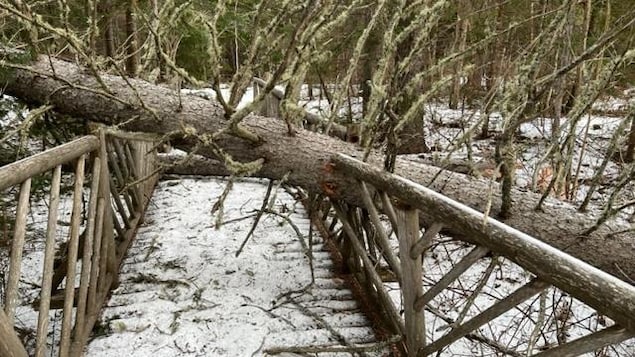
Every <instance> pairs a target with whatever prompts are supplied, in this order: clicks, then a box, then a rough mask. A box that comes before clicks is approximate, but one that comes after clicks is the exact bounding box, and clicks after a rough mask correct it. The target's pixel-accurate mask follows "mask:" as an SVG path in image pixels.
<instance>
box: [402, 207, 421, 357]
mask: <svg viewBox="0 0 635 357" xmlns="http://www.w3.org/2000/svg"><path fill="white" fill-rule="evenodd" d="M395 211H396V212H395V215H396V217H395V218H396V222H397V227H395V229H396V230H397V237H398V238H399V256H400V257H401V259H400V261H401V273H402V274H403V280H402V282H401V292H402V294H403V306H404V316H405V323H406V346H407V348H408V355H409V356H416V355H417V351H419V349H420V348H422V347H423V346H424V345H425V323H424V312H423V310H419V311H417V309H415V301H416V300H417V298H418V297H419V296H420V295H422V294H423V288H422V281H421V280H422V278H423V276H422V275H423V268H422V262H421V256H420V255H419V256H417V257H416V258H415V259H412V258H411V257H410V250H411V248H412V246H413V245H414V244H415V243H416V242H417V239H418V238H419V214H418V212H417V210H416V209H412V208H411V207H407V206H406V207H398V208H397V209H396V210H395Z"/></svg>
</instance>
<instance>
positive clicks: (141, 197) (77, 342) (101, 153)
mask: <svg viewBox="0 0 635 357" xmlns="http://www.w3.org/2000/svg"><path fill="white" fill-rule="evenodd" d="M122 135H123V134H117V133H108V134H106V133H104V132H103V131H100V133H99V136H86V137H82V138H80V139H77V140H75V141H72V142H70V143H67V144H64V145H61V146H59V147H56V148H53V149H50V150H47V151H45V152H42V153H40V154H36V155H34V156H31V157H28V158H25V159H23V160H20V161H17V162H15V163H12V164H9V165H6V166H4V167H1V168H0V190H1V191H2V192H6V191H7V189H10V188H12V187H14V186H16V185H19V186H20V189H19V192H20V193H19V199H18V204H17V209H16V214H15V224H14V229H13V240H12V245H11V254H10V263H9V277H8V280H7V286H6V289H5V297H4V301H1V300H0V303H1V305H2V309H0V356H27V355H29V354H31V355H35V356H49V355H51V353H50V352H51V351H52V352H55V353H56V354H55V355H57V356H63V357H65V356H79V355H81V354H82V351H83V349H84V346H85V344H86V341H87V339H88V337H89V334H90V332H91V330H92V329H93V326H94V325H95V322H96V321H97V318H98V315H99V311H100V310H101V308H102V306H103V305H104V303H105V301H106V299H107V295H108V292H109V291H110V290H111V288H113V287H114V286H115V285H116V282H117V275H118V271H119V266H120V265H121V262H122V260H123V258H124V255H125V252H126V250H127V248H128V246H129V245H130V243H131V241H132V239H133V237H134V234H135V232H136V229H137V227H138V225H139V223H140V222H141V220H142V219H143V214H144V211H145V207H146V205H147V203H148V201H149V198H150V195H151V194H152V190H153V189H154V185H155V183H156V180H157V176H158V175H157V173H156V153H155V151H154V143H153V142H152V141H149V140H141V139H140V138H137V137H135V136H131V135H128V136H125V137H124V136H122ZM69 163H70V164H72V165H73V166H74V173H73V174H72V179H73V181H74V183H73V186H74V189H73V194H72V197H71V200H72V214H71V222H70V234H69V235H68V236H58V229H57V228H58V216H59V211H60V208H59V205H60V200H62V197H61V195H60V187H61V186H62V177H63V175H62V165H65V164H69ZM51 170H52V179H51V182H50V191H49V192H50V193H49V201H48V223H47V227H46V240H45V243H44V261H43V263H42V277H41V285H40V287H41V288H40V293H39V299H37V300H36V301H35V302H33V306H34V308H35V309H36V310H38V322H37V326H33V327H28V326H27V327H26V328H33V330H35V331H36V332H35V339H36V341H35V349H34V351H31V350H29V351H28V352H27V348H26V347H25V345H24V344H23V341H21V340H20V338H19V336H18V334H17V333H16V330H15V327H14V321H15V314H16V307H17V306H18V304H20V303H21V297H20V281H21V273H22V272H21V266H22V264H21V263H22V256H23V251H24V246H25V241H26V239H27V214H28V211H29V201H30V196H31V182H32V178H34V177H36V176H38V175H42V174H46V173H48V172H50V171H51ZM86 170H90V175H89V176H87V175H86ZM65 176H66V175H64V182H66V181H67V180H66V177H65ZM69 180H70V178H69ZM85 181H89V186H90V187H89V190H88V197H89V198H88V202H87V205H86V207H85V208H84V205H83V204H82V202H83V199H84V191H85V189H84V186H85ZM86 184H87V185H88V182H86ZM82 218H84V221H85V223H82V220H83V219H82ZM82 229H83V231H82ZM56 249H57V252H56ZM60 286H63V287H60ZM54 309H61V310H62V323H61V332H59V334H60V338H59V345H57V346H51V345H49V344H47V339H48V336H49V333H51V332H52V327H51V316H50V314H49V312H50V311H51V310H54ZM21 328H22V329H24V328H25V326H21ZM53 334H55V332H53Z"/></svg>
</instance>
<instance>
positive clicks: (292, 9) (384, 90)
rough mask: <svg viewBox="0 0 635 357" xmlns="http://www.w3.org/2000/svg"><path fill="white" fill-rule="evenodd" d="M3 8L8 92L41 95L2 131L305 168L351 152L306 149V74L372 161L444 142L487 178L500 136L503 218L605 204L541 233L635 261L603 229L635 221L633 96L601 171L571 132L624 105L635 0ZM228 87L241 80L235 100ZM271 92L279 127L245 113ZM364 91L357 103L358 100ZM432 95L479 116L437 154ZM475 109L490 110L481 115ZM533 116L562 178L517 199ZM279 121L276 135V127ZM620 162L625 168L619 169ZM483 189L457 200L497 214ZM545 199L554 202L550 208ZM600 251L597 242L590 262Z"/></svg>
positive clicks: (231, 165)
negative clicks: (148, 134)
mask: <svg viewBox="0 0 635 357" xmlns="http://www.w3.org/2000/svg"><path fill="white" fill-rule="evenodd" d="M0 10H1V14H2V16H3V22H2V28H1V29H0V31H1V34H2V47H3V51H2V52H3V59H2V62H1V63H0V64H1V65H2V73H0V74H1V81H2V82H3V83H5V87H6V89H7V92H8V93H9V94H12V95H15V96H16V97H18V98H20V99H22V100H26V101H27V102H29V104H30V105H32V106H33V105H35V106H33V110H31V111H29V112H28V114H24V118H23V119H24V120H23V121H22V122H21V124H18V125H17V127H16V128H15V130H13V129H12V128H3V130H4V131H5V132H6V133H7V134H10V133H22V132H25V131H27V130H31V131H35V132H37V133H39V134H40V135H41V137H42V142H43V143H44V145H47V144H48V145H54V144H57V143H59V142H62V141H64V140H65V139H66V138H68V137H70V136H72V135H74V133H76V132H77V131H81V130H84V129H83V128H84V126H83V125H82V124H83V121H84V120H87V119H88V120H93V121H99V122H105V123H107V124H119V123H121V122H125V123H126V125H127V128H131V129H135V130H142V131H154V132H158V133H159V134H161V135H162V136H163V139H164V140H170V141H172V142H173V143H174V144H175V145H179V144H183V143H186V146H185V147H186V148H187V149H188V150H191V151H192V152H198V153H201V154H204V155H205V156H208V157H213V158H215V159H216V160H219V161H220V162H223V163H224V164H225V166H226V167H227V168H228V169H229V171H230V172H231V173H233V174H237V175H243V174H254V173H256V174H259V175H263V176H273V177H275V178H281V177H283V176H284V172H283V169H284V168H285V167H286V166H285V164H283V162H286V164H288V163H296V164H297V165H298V166H295V167H293V166H291V167H290V168H294V169H295V171H296V172H297V171H301V170H302V169H304V168H305V167H306V166H305V165H308V164H305V163H304V162H305V160H306V158H307V157H308V156H309V154H310V155H314V154H315V153H316V152H322V153H323V155H324V157H327V156H328V154H330V153H332V152H334V151H338V149H339V148H340V146H339V145H344V144H336V143H335V141H331V139H328V140H327V139H323V138H322V137H319V136H316V138H319V139H315V140H314V141H311V142H309V143H310V144H311V145H315V147H314V149H313V150H314V151H311V152H309V151H306V152H304V154H303V151H302V150H298V147H294V146H293V145H298V139H297V137H298V136H299V137H300V138H302V137H304V136H303V135H308V134H304V133H303V129H302V127H303V126H305V124H306V123H305V122H304V118H305V115H304V111H303V108H302V107H301V106H300V105H299V101H300V99H302V98H304V96H305V95H311V94H312V93H308V94H307V93H302V85H304V84H307V83H308V84H309V85H310V86H309V88H311V89H313V88H315V89H316V91H318V92H319V95H320V96H323V97H324V98H325V99H327V100H328V103H329V104H328V110H326V111H325V112H324V119H323V120H324V121H325V122H326V123H325V125H323V126H321V128H322V129H320V130H319V131H320V132H325V131H326V132H328V131H330V128H331V127H332V126H333V125H335V124H338V125H344V126H348V127H350V128H355V129H354V131H355V132H356V134H358V135H355V136H356V137H357V136H358V137H359V139H358V143H357V147H358V149H355V150H360V154H359V155H360V157H366V158H371V159H372V160H374V161H375V162H381V163H380V164H381V165H383V166H384V167H385V169H386V170H389V171H393V170H395V169H396V167H397V168H398V167H399V166H400V165H399V164H398V161H399V160H397V159H396V158H397V155H398V154H401V153H424V154H425V153H429V152H431V151H434V152H437V153H438V152H440V154H439V155H436V157H437V159H436V160H435V161H434V164H435V165H437V166H441V167H446V168H453V167H454V166H455V165H453V162H450V161H449V160H444V159H443V157H446V155H447V157H449V154H451V153H452V152H456V151H460V150H465V152H466V153H467V155H466V156H467V160H464V161H463V162H461V165H460V166H463V167H467V168H468V169H467V170H464V172H470V173H472V174H474V175H476V176H487V175H484V173H485V172H484V171H485V170H484V169H482V168H480V167H479V166H478V165H476V162H475V161H474V157H473V152H472V147H471V144H472V143H473V142H475V141H476V140H484V139H488V140H490V141H488V143H491V146H492V147H491V148H490V149H491V150H489V153H490V154H489V156H488V157H486V159H489V160H491V162H492V165H491V166H492V167H493V171H495V172H497V173H496V174H494V175H493V176H498V175H500V179H499V180H500V186H498V185H494V186H493V187H496V189H497V191H499V192H500V200H498V199H497V198H495V199H493V201H492V202H494V204H495V205H496V207H494V210H493V212H494V213H496V215H497V216H498V217H501V218H503V219H507V220H508V222H509V223H510V224H512V225H513V222H514V221H513V220H514V219H518V220H520V219H521V218H522V217H523V216H524V215H528V216H529V217H541V218H539V219H538V220H537V221H536V220H534V223H535V224H537V225H540V226H548V225H549V224H548V222H549V218H550V215H552V213H549V211H548V208H545V207H544V204H543V200H542V199H539V198H540V196H541V195H542V198H543V199H544V198H546V197H547V196H548V195H552V196H555V197H558V198H560V199H564V200H567V201H569V202H570V203H572V204H573V205H574V206H575V208H576V209H578V210H580V211H586V210H588V209H589V208H594V209H600V213H599V214H597V215H588V216H583V215H582V217H587V218H579V220H576V222H580V223H579V225H578V223H576V224H575V225H574V224H572V225H570V226H569V227H565V229H564V231H563V232H561V233H560V234H559V235H555V236H554V235H553V232H552V233H545V234H540V232H539V229H537V227H536V228H534V229H533V230H532V229H529V230H527V232H528V233H530V234H535V235H537V236H539V237H540V238H541V239H546V240H548V241H550V242H551V243H553V242H557V241H561V242H569V243H570V242H572V241H576V240H577V239H578V238H579V237H591V239H589V240H588V241H589V242H594V243H592V247H594V248H592V249H593V250H589V247H590V246H586V247H585V246H584V245H582V246H581V247H580V252H583V251H588V252H593V251H595V249H596V248H597V247H601V246H603V245H605V243H604V240H605V239H606V238H607V234H610V235H611V237H613V236H614V235H616V236H617V237H621V238H620V239H621V240H620V239H617V240H612V241H611V242H618V243H615V244H617V245H616V246H612V247H613V248H612V250H609V251H608V252H606V255H604V256H602V257H595V258H593V259H594V262H595V263H596V265H600V266H602V267H603V268H605V269H607V270H610V271H611V269H612V268H608V267H611V266H613V267H615V264H618V266H619V265H623V264H624V263H623V262H624V261H626V260H621V262H620V263H615V264H613V262H612V263H606V264H603V263H598V262H597V261H602V260H606V259H608V260H607V261H609V260H611V259H618V260H620V259H624V257H625V256H624V254H626V255H628V252H629V249H628V248H627V247H628V246H629V244H630V245H631V246H632V244H633V243H632V236H633V230H632V227H630V228H629V226H628V224H625V223H620V224H618V225H617V227H618V228H607V226H606V224H604V223H605V222H606V221H609V220H611V219H612V218H614V217H616V216H619V217H621V218H627V219H628V218H629V216H630V218H631V219H632V215H633V213H632V208H633V206H634V202H635V196H634V195H633V185H632V181H633V177H634V175H635V164H634V163H633V161H634V150H635V105H634V104H633V101H632V100H631V102H630V103H631V104H630V105H626V106H623V107H620V108H619V109H615V110H613V109H612V111H613V112H612V113H610V114H614V115H619V118H620V123H619V125H617V127H616V128H615V130H613V131H611V132H610V138H608V140H606V145H599V146H598V147H597V148H594V149H595V150H598V151H600V152H601V154H602V155H603V157H604V158H605V160H603V161H602V162H601V163H599V164H597V165H595V166H594V167H593V170H594V174H593V175H592V177H591V178H590V179H586V178H585V179H581V178H580V177H579V172H580V163H581V162H582V161H583V160H582V156H583V155H584V149H583V150H582V151H580V150H579V145H578V144H579V141H580V138H579V133H578V132H577V131H576V130H575V128H576V127H577V126H578V125H581V124H583V123H585V120H586V118H587V117H588V115H589V114H591V113H593V112H594V111H596V110H597V109H596V107H594V106H593V103H594V102H596V101H597V100H598V99H602V98H606V97H607V96H616V97H618V98H622V99H624V100H627V99H628V98H624V95H625V94H624V90H626V89H628V88H629V86H630V85H632V82H633V79H634V78H635V72H634V71H633V68H634V67H633V65H632V63H633V59H634V57H635V50H634V49H633V39H634V38H635V10H634V8H633V6H632V3H631V2H630V1H611V0H603V1H599V0H585V1H571V0H562V1H542V0H532V1H524V0H523V1H521V0H512V1H492V0H481V1H462V0H457V1H432V0H422V1H413V0H399V1H386V0H383V1H382V0H378V1H366V0H349V1H335V0H331V1H320V2H316V1H302V2H297V1H280V2H274V1H267V0H263V1H170V0H165V1H159V0H152V1H138V0H130V1H114V2H106V1H98V0H93V1H67V0H60V1H56V2H48V3H42V2H36V1H6V0H1V1H0ZM58 59H63V60H66V61H69V62H74V63H76V64H78V65H79V66H81V70H80V71H79V72H73V71H71V72H67V71H66V69H65V68H67V67H65V65H63V64H59V66H60V67H59V68H60V69H59V72H56V70H55V67H54V66H52V65H51V64H53V63H56V64H58V63H60V62H57V60H58ZM69 73H70V75H69ZM65 75H69V76H68V77H65ZM254 76H257V77H260V78H263V79H264V80H265V85H264V86H263V87H264V88H263V90H262V91H261V92H260V94H258V96H257V98H255V101H254V103H253V104H251V105H248V106H246V107H239V106H238V104H239V102H240V100H241V98H242V97H243V95H244V93H245V91H246V90H247V88H248V87H249V86H250V85H251V82H252V78H253V77H254ZM115 77H119V79H117V80H113V78H115ZM40 79H46V80H49V81H48V82H47V81H45V80H40ZM137 79H138V80H137ZM27 81H28V82H27ZM51 81H52V82H51ZM149 83H151V84H152V85H151V84H149ZM225 84H229V85H230V87H229V88H230V90H229V96H226V97H225V98H223V97H222V96H221V95H220V93H221V91H222V88H221V87H222V86H223V85H225ZM275 85H281V86H283V87H284V92H283V93H284V95H283V98H282V101H281V106H280V117H281V119H282V120H283V122H284V123H285V125H284V128H283V127H281V126H279V125H278V124H259V123H255V122H254V121H253V120H252V121H250V119H247V118H248V114H249V113H250V112H251V111H253V110H254V109H256V108H257V106H258V104H259V102H261V101H262V100H264V98H265V97H266V95H267V94H268V93H269V92H271V90H273V89H274V86H275ZM198 87H211V88H213V89H214V90H215V91H216V92H217V102H218V103H217V104H214V105H212V104H200V103H202V102H199V101H198V99H196V100H195V99H192V98H188V97H184V96H181V95H175V94H174V93H176V92H175V91H177V90H179V89H181V88H198ZM310 92H313V91H312V90H311V91H310ZM631 93H632V91H631ZM631 95H632V94H631ZM162 98H163V99H162ZM168 98H169V99H168ZM358 98H361V100H362V102H363V105H362V108H363V110H362V112H361V113H356V112H354V111H353V110H351V108H352V106H351V102H352V100H353V99H358ZM162 101H163V102H162ZM429 103H446V104H447V106H449V107H450V108H455V109H462V110H464V111H465V113H467V114H466V115H465V117H464V118H461V119H460V120H459V121H458V122H456V123H452V125H457V126H458V127H460V129H461V134H460V135H458V136H457V137H455V138H453V139H452V140H451V145H448V146H446V147H442V148H439V147H436V146H435V145H430V143H429V142H426V141H425V139H426V137H425V136H426V133H427V132H428V131H426V130H424V128H427V127H429V126H432V125H440V124H442V125H445V124H443V121H444V120H443V119H444V118H441V119H440V121H438V122H437V121H434V120H432V119H429V116H426V114H429V113H427V107H426V105H428V104H429ZM9 105H11V106H15V105H19V104H16V103H14V102H7V104H5V106H9ZM105 106H107V107H105ZM475 111H478V113H479V115H478V116H474V115H471V114H469V113H474V112H475ZM69 115H70V117H68V116H69ZM424 118H427V119H424ZM78 119H79V121H78ZM178 119H181V120H180V121H179V120H178ZM152 120H157V121H159V122H162V123H164V124H161V125H154V124H153V123H152ZM536 120H542V121H548V122H549V123H550V127H551V128H552V130H551V131H550V137H549V138H546V139H545V140H544V141H542V142H541V143H540V145H544V146H546V147H547V150H546V151H545V152H546V154H545V155H544V157H542V158H541V160H540V165H537V166H536V167H534V168H533V171H534V177H536V176H537V175H539V174H540V173H541V172H542V171H541V170H542V168H544V167H547V168H548V169H549V172H551V174H549V175H546V177H543V181H544V185H543V186H544V187H541V188H539V187H536V182H534V186H533V188H534V189H535V191H536V193H535V194H534V193H528V194H527V195H521V196H518V192H517V191H515V190H514V188H513V186H514V182H515V175H516V170H517V169H518V166H519V162H521V161H522V157H521V156H520V155H519V152H520V151H521V150H522V148H523V147H525V146H527V145H528V144H527V143H526V142H525V141H526V138H525V137H523V135H522V126H523V124H526V123H531V122H533V121H536ZM166 121H169V123H168V124H165V122H166ZM66 123H68V125H62V124H66ZM254 123H255V124H254ZM266 123H269V122H266ZM446 124H447V121H446ZM262 125H267V126H268V127H267V128H265V129H263V128H262ZM275 130H279V132H277V133H275V135H273V136H267V135H270V134H271V132H273V131H275ZM294 135H295V137H296V139H293V138H294ZM285 136H286V137H287V138H285V139H284V140H283V139H280V140H279V141H278V142H277V143H276V144H280V143H286V144H287V145H291V146H289V147H284V148H283V147H282V146H281V145H278V146H279V147H280V151H279V152H277V153H276V155H273V156H272V155H271V154H270V152H271V151H268V150H269V147H268V146H267V145H271V140H272V138H278V137H283V138H284V137H285ZM576 143H578V144H576ZM530 144H531V143H530ZM8 145H13V147H12V150H9V151H10V153H9V154H7V155H8V156H11V155H15V146H16V141H15V140H8V139H7V140H3V146H8ZM320 145H322V146H320ZM17 146H18V147H19V146H20V145H17ZM300 147H302V146H300ZM351 147H352V146H350V145H349V146H342V148H343V149H342V150H347V151H350V150H351ZM248 148H252V150H248ZM4 149H5V148H4V147H3V151H4ZM267 153H269V154H267ZM260 154H262V156H259V155H260ZM378 154H380V155H381V157H379V156H377V155H378ZM268 155H269V156H268ZM294 156H295V157H294ZM263 158H264V166H263V160H262V159H263ZM318 159H319V157H318ZM325 160H326V159H325ZM5 161H9V160H8V159H6V160H5ZM319 163H320V162H319V161H317V160H316V161H315V162H314V163H313V164H311V165H308V166H311V167H313V169H311V170H309V172H310V174H309V175H308V178H307V179H304V180H298V181H297V182H295V183H298V184H303V185H304V186H305V187H307V188H309V189H315V190H318V191H319V190H322V189H323V187H320V186H319V184H317V183H319V182H321V180H322V179H323V178H321V177H319V170H318V169H317V167H319ZM401 165H403V164H401ZM609 165H612V167H616V168H617V169H616V171H614V172H612V173H610V174H608V173H607V171H606V170H607V166H609ZM402 167H403V166H402ZM401 170H402V171H400V172H404V174H406V175H407V174H408V173H411V174H412V172H415V171H416V169H414V168H410V167H408V166H405V168H403V169H401ZM428 170H432V168H429V169H428ZM429 172H431V173H432V172H434V171H429ZM431 175H432V176H434V173H432V174H431ZM415 176H416V175H415ZM490 176H492V175H490ZM534 181H537V180H534ZM483 185H484V186H478V188H476V189H474V190H475V192H476V195H474V194H473V193H469V192H466V193H465V194H462V193H461V192H460V191H457V192H455V193H454V196H453V197H455V198H457V199H459V200H462V201H463V202H466V203H468V204H471V205H472V206H478V208H480V209H482V210H486V209H487V205H480V206H479V204H482V203H486V202H478V200H476V201H477V202H474V201H475V199H474V198H470V197H473V196H476V197H478V195H481V196H482V192H483V191H482V187H488V186H487V184H486V183H483ZM343 187H345V186H343ZM465 187H466V188H464V189H465V190H466V191H469V190H470V189H469V188H467V187H469V186H465ZM598 191H602V195H601V197H600V198H597V193H598ZM495 197H499V196H495ZM528 197H529V198H528ZM462 198H463V199H462ZM592 198H594V199H593V200H592ZM537 199H538V200H537ZM541 209H542V210H543V211H545V210H546V213H542V215H541V212H540V210H541ZM568 209H569V211H568V212H570V213H571V214H577V213H574V212H575V211H574V208H571V207H569V208H568ZM534 210H537V211H534ZM560 218H561V219H563V220H565V222H566V221H569V217H560ZM585 220H586V221H585ZM563 225H566V224H564V223H563ZM631 226H632V225H631ZM580 227H582V228H580ZM560 228H561V227H559V228H558V229H560ZM598 230H600V231H598ZM560 235H562V236H560ZM629 239H631V240H629ZM569 243H563V244H556V246H561V247H565V246H566V247H570V246H571V245H570V244H569ZM590 244H591V243H590ZM631 251H632V250H631ZM592 255H593V254H592V253H591V254H589V253H586V255H585V258H587V259H585V260H587V261H588V260H589V258H590V256H592ZM607 257H608V258H607ZM619 257H621V258H619ZM595 260H597V261H595ZM629 269H631V268H628V267H623V268H622V267H620V268H619V269H615V268H613V270H612V272H613V273H614V274H616V275H619V271H620V270H623V271H624V270H626V271H629V273H626V274H622V278H624V277H630V278H632V277H633V276H634V275H633V274H631V273H630V271H632V270H629ZM624 275H625V276H624Z"/></svg>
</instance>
